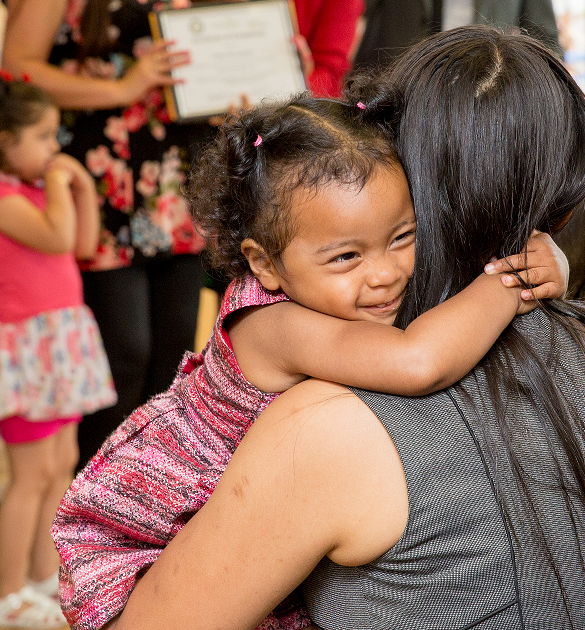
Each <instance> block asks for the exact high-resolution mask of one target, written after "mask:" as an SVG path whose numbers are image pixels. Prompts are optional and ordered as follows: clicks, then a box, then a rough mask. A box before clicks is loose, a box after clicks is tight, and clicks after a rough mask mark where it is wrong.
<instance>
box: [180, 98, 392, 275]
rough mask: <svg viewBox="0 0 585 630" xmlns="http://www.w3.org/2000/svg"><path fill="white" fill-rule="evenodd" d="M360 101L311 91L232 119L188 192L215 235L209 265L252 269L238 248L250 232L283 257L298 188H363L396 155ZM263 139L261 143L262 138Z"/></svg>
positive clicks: (238, 271)
mask: <svg viewBox="0 0 585 630" xmlns="http://www.w3.org/2000/svg"><path fill="white" fill-rule="evenodd" d="M368 115H369V118H370V120H369V121H365V120H364V112H363V111H362V110H361V109H360V108H359V107H352V106H348V105H347V104H346V103H343V102H341V101H337V100H334V99H318V98H314V97H311V96H309V95H306V94H302V95H300V96H297V97H294V98H292V99H291V100H289V101H288V102H285V103H282V104H273V105H264V106H261V107H258V108H256V109H254V110H252V111H250V112H246V113H244V114H243V115H242V116H241V117H240V118H234V119H232V120H230V121H228V123H227V124H225V125H224V126H223V127H222V128H221V129H220V130H219V133H218V134H217V137H216V139H215V141H214V142H213V143H212V144H211V145H210V146H209V147H208V148H207V150H206V151H205V152H204V153H203V155H202V157H201V159H200V161H199V164H198V165H197V167H196V168H195V169H194V170H193V172H192V177H191V180H190V183H189V186H188V191H187V195H188V197H189V198H190V202H191V209H192V212H193V216H194V218H195V220H196V222H197V223H198V225H199V226H200V229H201V230H202V231H203V233H204V234H205V235H206V236H207V237H208V238H209V242H210V246H209V252H210V257H211V264H212V266H213V267H214V269H215V270H216V271H218V272H219V273H220V274H221V275H222V276H224V278H225V279H227V280H230V279H232V278H235V277H237V276H240V275H242V274H244V273H246V271H248V270H249V267H248V263H247V260H246V258H245V257H244V256H243V254H242V253H241V251H240V247H241V244H242V241H243V240H244V239H246V238H252V239H254V240H255V241H256V242H257V243H259V244H260V245H261V246H262V247H263V248H264V250H265V251H266V253H267V254H268V256H269V257H270V259H271V260H272V261H274V262H278V261H279V260H280V256H281V254H282V252H283V251H284V249H285V247H286V246H287V244H288V243H289V242H290V239H291V238H292V236H293V235H294V230H295V226H294V225H293V224H292V222H291V220H290V213H289V212H288V209H289V206H290V202H291V195H292V193H293V192H294V191H295V190H298V189H307V190H314V189H315V188H316V187H319V186H322V185H325V184H327V183H329V182H332V181H333V182H338V183H341V184H344V185H357V186H363V185H364V184H365V183H366V181H367V180H368V179H369V177H370V176H371V175H372V173H373V172H374V169H375V168H376V166H377V165H378V164H385V165H392V164H394V163H396V161H397V156H396V152H395V150H394V146H393V143H392V142H391V141H390V139H389V137H388V135H387V134H386V130H385V126H384V125H382V124H379V123H380V120H381V118H380V119H379V120H376V121H375V120H374V115H373V114H372V112H369V114H368ZM260 139H261V141H260Z"/></svg>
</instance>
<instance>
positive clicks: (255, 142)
mask: <svg viewBox="0 0 585 630" xmlns="http://www.w3.org/2000/svg"><path fill="white" fill-rule="evenodd" d="M261 144H262V136H261V135H260V134H258V137H257V138H256V140H254V146H255V147H259V146H260V145H261Z"/></svg>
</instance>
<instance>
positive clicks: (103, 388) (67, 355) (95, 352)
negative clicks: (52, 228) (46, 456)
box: [0, 173, 116, 422]
mask: <svg viewBox="0 0 585 630" xmlns="http://www.w3.org/2000/svg"><path fill="white" fill-rule="evenodd" d="M8 196H20V197H25V198H26V199H27V200H28V201H30V202H31V203H32V204H33V205H35V206H36V207H37V208H38V209H39V210H40V211H41V212H44V208H45V190H44V188H43V187H42V185H39V186H32V185H29V184H26V183H24V182H21V181H20V180H19V179H18V178H16V177H13V176H11V175H6V174H4V173H0V199H2V198H4V197H8ZM115 402H116V392H115V390H114V384H113V381H112V375H111V373H110V366H109V363H108V359H107V357H106V354H105V352H104V348H103V345H102V340H101V336H100V333H99V330H98V327H97V324H96V322H95V319H94V316H93V313H92V312H91V310H90V309H89V308H88V307H87V306H85V304H84V303H83V290H82V286H81V276H80V273H79V269H78V268H77V263H76V262H75V259H74V257H73V254H72V253H68V254H46V253H44V252H40V251H37V250H35V249H32V248H31V247H28V246H26V245H23V244H22V243H20V242H18V241H15V240H13V239H11V238H9V237H8V236H6V235H4V234H1V233H0V421H1V420H2V419H4V418H8V417H10V416H21V417H24V418H26V419H27V420H29V421H35V422H42V421H49V420H55V419H57V418H69V417H74V416H77V415H81V414H84V413H91V412H93V411H96V410H97V409H102V408H104V407H109V406H111V405H113V404H114V403H115Z"/></svg>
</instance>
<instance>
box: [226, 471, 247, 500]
mask: <svg viewBox="0 0 585 630" xmlns="http://www.w3.org/2000/svg"><path fill="white" fill-rule="evenodd" d="M247 485H249V481H248V478H247V477H246V476H243V477H242V479H241V481H240V482H239V483H236V484H234V486H233V487H232V489H231V491H230V493H231V494H233V495H235V496H236V497H237V498H238V499H243V498H244V490H245V487H246V486H247Z"/></svg>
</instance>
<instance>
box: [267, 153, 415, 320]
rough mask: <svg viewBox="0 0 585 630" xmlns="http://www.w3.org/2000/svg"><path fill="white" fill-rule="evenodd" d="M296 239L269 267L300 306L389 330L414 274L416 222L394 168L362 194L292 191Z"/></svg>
mask: <svg viewBox="0 0 585 630" xmlns="http://www.w3.org/2000/svg"><path fill="white" fill-rule="evenodd" d="M291 206H292V207H291V210H290V211H291V212H292V213H293V217H292V220H293V225H294V226H295V227H296V231H295V236H294V237H293V239H292V240H291V242H290V243H289V245H288V246H287V247H286V249H285V250H284V252H283V254H282V259H281V264H279V265H278V267H277V268H276V274H277V276H278V282H279V285H280V288H281V289H282V290H283V291H285V293H286V294H287V295H289V296H290V297H291V298H292V299H293V300H295V301H296V302H298V303H299V304H301V305H302V306H305V307H308V308H311V309H313V310H315V311H320V312H322V313H326V314H328V315H333V316H335V317H340V318H343V319H348V320H370V321H376V322H382V323H386V324H392V323H393V322H394V319H395V317H396V311H397V310H398V307H399V306H400V303H401V302H402V298H403V296H404V292H405V290H406V286H407V284H408V281H409V280H410V277H411V275H412V270H413V267H414V240H415V229H416V221H415V216H414V208H413V205H412V200H411V198H410V193H409V189H408V183H407V181H406V176H405V175H404V172H403V171H402V169H401V168H400V166H399V165H394V166H392V167H390V168H387V167H379V168H377V170H376V172H375V173H374V175H373V176H372V177H371V178H370V179H369V181H368V182H367V183H366V185H365V186H364V187H363V188H362V189H361V190H359V189H357V188H356V187H350V186H344V185H340V184H338V183H335V182H334V183H331V184H329V185H328V186H326V187H324V188H322V189H320V190H319V191H318V192H317V193H315V194H314V193H311V192H309V191H306V190H299V191H297V192H296V193H295V194H294V197H293V200H292V204H291Z"/></svg>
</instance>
